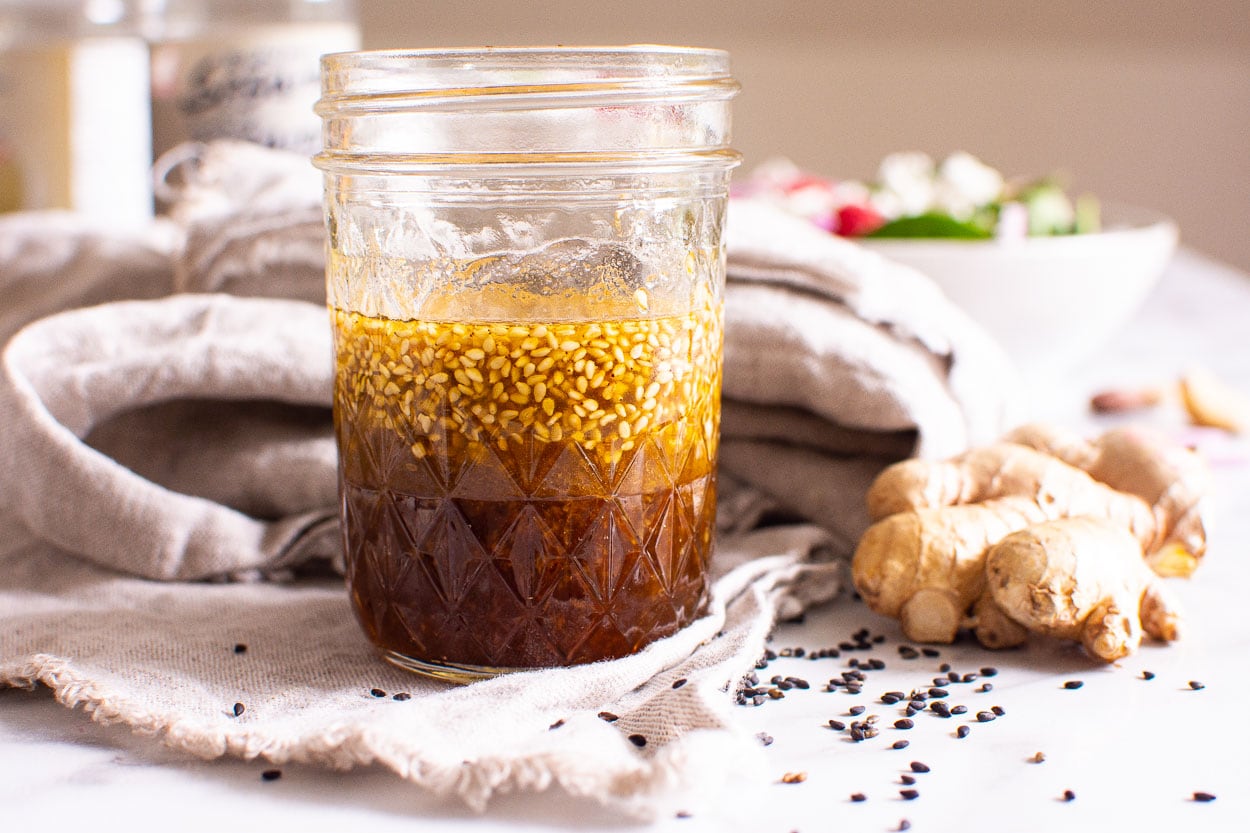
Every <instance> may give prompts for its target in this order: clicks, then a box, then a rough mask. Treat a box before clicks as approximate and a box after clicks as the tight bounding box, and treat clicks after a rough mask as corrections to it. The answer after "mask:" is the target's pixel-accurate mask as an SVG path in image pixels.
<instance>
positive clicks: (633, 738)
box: [629, 735, 647, 749]
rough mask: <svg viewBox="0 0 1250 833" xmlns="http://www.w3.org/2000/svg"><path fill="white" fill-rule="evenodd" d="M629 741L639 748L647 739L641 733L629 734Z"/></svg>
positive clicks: (644, 744) (645, 743)
mask: <svg viewBox="0 0 1250 833" xmlns="http://www.w3.org/2000/svg"><path fill="white" fill-rule="evenodd" d="M629 742H630V743H632V744H633V745H634V746H637V747H639V748H640V749H641V748H642V747H644V746H646V745H647V739H646V738H645V737H643V736H642V735H630V736H629Z"/></svg>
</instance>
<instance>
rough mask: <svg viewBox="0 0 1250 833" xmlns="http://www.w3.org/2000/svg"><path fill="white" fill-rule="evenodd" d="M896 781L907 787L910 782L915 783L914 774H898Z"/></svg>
mask: <svg viewBox="0 0 1250 833" xmlns="http://www.w3.org/2000/svg"><path fill="white" fill-rule="evenodd" d="M898 782H899V783H900V784H903V785H904V786H908V787H910V786H911V785H912V784H914V783H916V776H914V775H900V776H899V777H898Z"/></svg>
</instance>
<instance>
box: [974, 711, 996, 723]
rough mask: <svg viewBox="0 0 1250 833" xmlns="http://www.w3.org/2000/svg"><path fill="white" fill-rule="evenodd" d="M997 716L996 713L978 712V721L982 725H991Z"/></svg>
mask: <svg viewBox="0 0 1250 833" xmlns="http://www.w3.org/2000/svg"><path fill="white" fill-rule="evenodd" d="M996 717H997V715H995V714H994V712H977V721H978V722H980V723H989V722H990V721H991V720H994V719H995V718H996Z"/></svg>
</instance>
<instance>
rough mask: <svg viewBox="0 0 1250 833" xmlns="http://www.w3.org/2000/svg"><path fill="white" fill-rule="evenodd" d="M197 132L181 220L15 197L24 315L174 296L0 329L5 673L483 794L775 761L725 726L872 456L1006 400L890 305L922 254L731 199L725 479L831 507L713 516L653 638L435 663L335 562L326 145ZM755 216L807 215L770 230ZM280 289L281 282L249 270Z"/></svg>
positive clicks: (836, 538)
mask: <svg viewBox="0 0 1250 833" xmlns="http://www.w3.org/2000/svg"><path fill="white" fill-rule="evenodd" d="M196 153H198V154H199V156H194V155H193V161H192V163H191V164H190V165H189V167H188V168H187V170H186V171H185V172H184V173H185V175H186V176H185V178H186V185H185V188H184V192H183V193H184V196H185V199H184V200H183V201H182V202H180V203H176V204H175V206H174V211H173V213H172V215H171V216H172V217H173V218H174V219H172V220H169V221H163V222H161V223H159V224H156V225H154V226H153V227H152V228H151V229H148V230H147V231H146V232H145V233H141V234H138V235H129V236H127V235H122V234H120V233H114V232H110V231H108V230H106V229H100V228H95V227H88V226H86V225H85V224H84V223H83V222H82V221H80V220H78V219H77V218H72V217H68V216H66V215H19V216H16V217H12V218H5V219H3V220H0V292H5V291H7V290H8V289H10V288H12V287H27V288H28V290H26V291H25V294H19V295H18V296H16V297H19V298H21V299H23V300H22V303H21V304H19V305H18V306H16V307H15V306H9V307H7V308H6V309H5V311H4V315H3V316H2V317H0V324H3V326H5V327H6V328H8V329H7V330H6V332H5V335H7V334H8V332H11V331H12V330H13V329H16V327H18V326H20V325H21V324H24V323H26V322H27V321H30V320H32V319H34V318H36V317H38V316H40V315H44V314H46V313H48V312H51V311H53V310H54V309H56V308H58V307H65V308H70V307H79V306H80V305H82V304H86V303H95V302H100V301H105V300H109V299H124V298H155V299H156V300H132V301H120V300H116V301H114V302H113V303H105V304H102V305H100V306H96V307H86V308H74V309H67V311H65V312H63V313H60V314H57V315H53V316H51V317H47V318H42V319H41V320H38V321H35V322H34V323H31V324H29V326H27V327H25V328H24V329H22V330H21V331H20V332H19V333H18V334H17V335H16V336H14V337H13V338H12V339H11V340H10V341H9V343H8V344H7V346H6V347H5V349H4V352H3V354H2V355H0V414H2V415H3V418H4V421H5V427H6V430H5V431H4V432H3V433H0V460H3V462H4V463H5V464H6V465H5V466H4V468H3V470H0V683H7V684H10V685H30V684H34V683H36V682H41V683H44V684H46V685H48V686H50V687H51V688H52V689H53V690H54V692H55V694H56V696H57V697H58V698H59V699H60V700H61V701H62V702H64V703H66V704H67V705H71V706H77V705H81V706H83V707H84V708H85V709H86V710H88V711H90V712H91V713H92V714H93V716H95V717H96V718H97V719H100V720H106V721H112V722H121V723H124V724H126V725H129V726H131V727H133V728H134V729H136V730H137V731H141V732H144V733H148V734H152V735H154V736H157V737H159V738H160V739H161V740H162V741H163V742H165V743H167V744H169V745H171V746H173V747H175V748H179V749H184V750H187V751H189V752H192V753H194V754H198V755H202V756H207V757H211V756H215V755H222V754H231V755H240V756H244V757H256V756H263V757H265V758H267V759H269V760H272V761H275V762H281V761H287V760H293V761H310V762H319V763H325V764H330V765H333V766H350V765H355V764H370V763H377V764H380V765H383V766H386V767H388V768H390V769H392V770H394V771H395V772H396V773H398V774H399V775H400V776H402V777H404V778H406V779H408V780H410V781H412V782H414V783H416V784H419V785H421V786H424V787H426V788H429V789H431V790H435V791H437V792H440V793H445V794H452V795H458V796H461V797H462V798H464V799H465V800H467V801H469V802H470V803H471V804H473V805H475V806H481V805H482V803H484V802H485V801H486V800H487V799H488V798H489V797H490V796H491V795H492V794H495V793H497V792H502V791H508V790H512V789H522V788H524V789H546V788H548V787H551V786H555V785H559V786H561V787H563V788H564V789H565V790H566V791H568V792H570V793H573V794H576V795H583V796H588V797H592V798H595V799H597V800H599V801H602V802H604V803H608V804H612V805H614V806H620V807H622V808H625V809H627V810H629V811H631V812H635V813H638V814H647V813H649V812H655V811H657V810H659V809H662V808H664V807H665V806H666V801H667V800H668V799H669V798H671V797H672V796H673V795H674V794H675V793H674V790H690V789H692V788H697V787H698V786H699V785H700V784H709V783H712V782H715V781H717V780H718V779H720V778H723V777H724V776H725V775H726V774H727V773H728V772H729V771H730V769H731V768H737V767H742V766H748V767H749V766H750V764H751V762H752V761H758V757H757V755H758V750H757V747H756V746H755V744H754V742H753V740H752V739H751V738H744V737H742V736H741V735H740V734H739V733H738V732H737V731H736V730H735V729H733V728H732V721H731V720H730V715H729V712H730V709H732V708H733V705H732V703H733V694H734V690H735V688H736V686H737V684H738V681H739V680H740V679H741V676H742V675H743V674H744V673H746V672H748V671H749V670H750V669H751V668H752V665H753V663H754V661H755V659H756V658H757V657H758V656H759V655H760V653H762V651H763V648H764V644H765V637H766V635H767V633H768V632H769V630H770V629H771V628H772V627H773V625H774V624H775V622H776V620H777V618H778V616H780V615H789V614H791V613H796V612H798V611H799V610H801V609H803V607H804V606H806V605H808V604H812V603H815V602H819V601H823V600H827V599H829V598H831V597H832V596H833V595H835V594H836V593H837V591H838V589H839V587H840V570H839V565H838V564H837V562H831V561H829V560H828V557H829V556H830V555H832V554H835V553H837V552H839V551H845V550H846V549H847V543H848V541H849V540H850V536H851V535H852V534H853V533H852V532H851V531H850V530H853V529H854V528H855V524H856V523H858V521H857V513H858V512H860V511H861V510H860V509H859V508H858V505H859V503H860V502H861V499H862V489H861V486H860V485H859V484H860V480H859V479H857V478H867V477H868V476H869V475H870V474H871V473H872V472H874V471H875V470H876V469H877V468H879V467H880V466H881V465H883V464H884V462H885V461H888V460H890V459H893V458H895V457H898V456H901V455H904V454H906V453H909V452H910V451H912V450H916V449H919V450H922V451H925V450H939V451H943V452H944V451H946V450H949V449H952V448H955V447H960V446H962V444H963V443H965V442H967V441H968V439H969V438H971V437H973V436H974V434H975V432H976V430H980V429H978V428H977V427H976V426H977V425H979V424H983V423H984V422H987V421H988V422H991V423H992V422H995V421H997V420H998V419H999V416H1000V415H999V406H1000V404H1001V395H1000V394H999V392H998V391H989V390H982V388H981V387H980V386H981V385H983V384H985V385H989V384H990V383H991V378H990V377H991V376H992V374H989V373H986V374H985V375H984V376H981V377H978V376H977V375H976V374H973V373H968V374H965V375H964V376H962V377H961V376H960V369H961V368H964V367H967V368H974V367H975V361H976V359H975V356H974V355H972V354H968V353H965V352H964V351H963V348H962V347H961V346H960V345H961V344H965V343H966V344H972V343H973V341H974V340H975V338H974V335H975V334H974V335H967V334H966V333H963V334H961V333H959V332H956V330H958V329H959V328H961V327H963V326H964V322H963V321H961V320H959V319H957V318H954V317H951V318H949V319H942V318H941V317H940V315H939V318H938V320H937V323H936V324H934V323H933V322H932V321H930V320H929V319H928V318H927V317H926V316H925V315H923V314H921V313H922V312H923V308H922V306H921V305H917V306H916V308H915V309H913V310H911V311H910V312H909V313H907V314H903V313H897V311H892V307H891V306H890V304H891V303H893V304H895V306H898V305H899V304H898V300H897V299H895V298H893V297H892V293H895V292H899V291H903V292H911V291H921V290H923V289H924V281H923V279H921V278H911V279H910V280H911V282H912V284H914V286H907V287H905V288H904V289H903V290H900V289H899V288H898V285H896V284H891V283H889V282H888V280H887V278H888V272H886V273H883V274H882V275H877V274H875V273H871V274H865V275H862V276H861V275H859V273H858V272H857V271H856V270H857V269H858V268H860V267H859V265H857V264H855V263H850V264H849V265H843V266H839V267H838V269H843V270H849V272H848V273H847V274H843V275H842V279H843V282H844V284H845V285H839V284H837V281H836V278H837V277H838V275H839V274H842V273H839V272H837V271H836V270H835V272H834V273H833V274H832V275H831V274H830V273H829V268H830V267H829V263H830V261H828V260H826V259H825V258H824V257H823V256H821V257H818V258H817V260H818V261H819V263H818V264H812V263H811V262H808V261H804V262H803V263H802V264H800V265H802V266H804V267H805V268H806V267H811V268H810V269H806V271H805V269H796V268H795V266H794V264H793V263H791V261H790V260H787V259H786V258H792V257H793V256H794V255H795V254H797V253H799V252H800V250H801V249H803V247H804V246H806V245H807V244H808V243H809V242H810V243H812V244H813V245H815V238H805V237H804V232H802V231H800V228H799V227H798V226H794V225H793V224H785V223H783V224H781V225H777V226H766V225H762V224H763V223H764V222H765V221H764V220H760V221H759V222H760V223H761V225H758V226H750V227H747V226H743V225H741V224H739V219H738V218H739V217H740V216H744V215H741V214H739V213H737V208H735V212H736V213H735V217H734V219H733V220H731V226H730V236H731V241H730V256H731V276H732V278H733V279H732V280H731V282H730V285H729V288H728V290H727V303H726V305H727V313H726V317H727V322H728V327H729V332H728V333H727V338H726V385H725V389H726V432H725V433H726V442H725V453H726V460H727V461H728V462H731V463H733V461H737V462H736V464H734V465H732V467H727V471H726V477H725V478H724V481H725V486H724V492H725V494H724V496H723V500H722V506H723V507H725V508H726V509H728V511H727V512H725V513H724V514H723V517H725V518H727V519H728V520H729V521H730V522H731V523H730V524H729V525H728V526H731V527H733V528H735V529H738V530H743V529H747V528H749V527H751V526H753V525H755V523H756V522H758V521H759V520H760V519H761V518H762V517H765V516H766V515H767V514H768V512H769V505H770V502H769V501H767V500H764V499H762V498H761V495H760V493H759V491H758V490H757V489H755V488H752V487H742V488H733V487H732V486H731V484H732V483H735V482H738V481H748V482H751V483H755V484H756V485H757V486H762V487H765V488H767V489H768V490H769V491H770V492H771V493H772V498H773V502H774V503H780V504H783V508H784V509H785V510H788V511H790V512H795V511H798V512H804V513H806V514H807V516H808V517H811V518H813V519H815V520H817V521H819V522H820V523H821V524H822V525H823V526H824V527H825V528H826V529H825V530H822V529H819V528H817V527H816V526H812V525H802V524H790V525H784V526H775V527H769V528H765V529H761V530H758V531H754V532H747V533H744V534H722V535H721V536H720V537H719V539H718V545H717V552H716V556H715V559H714V571H715V576H716V580H715V584H714V588H713V604H712V607H711V610H710V612H709V614H708V616H706V617H705V618H703V619H701V620H699V621H698V622H696V623H695V624H694V625H692V626H691V627H689V628H687V629H686V630H683V631H682V632H680V633H678V634H677V635H675V636H673V637H671V638H669V639H666V640H662V641H661V642H659V643H656V644H655V645H654V646H652V647H651V648H649V649H647V650H646V651H644V652H643V653H641V654H639V655H637V656H634V657H629V658H626V659H622V660H618V661H614V662H608V663H600V664H596V665H591V666H586V667H582V668H574V669H559V670H548V671H541V672H534V673H529V674H520V675H515V676H511V677H507V678H503V679H499V680H494V681H490V682H486V683H480V684H475V685H472V686H468V687H464V688H447V687H446V686H444V685H442V684H438V683H433V682H428V681H423V680H420V679H417V678H415V677H412V676H409V675H407V674H405V673H403V672H400V671H398V670H395V669H393V668H391V667H390V666H388V665H386V664H385V663H383V662H382V661H381V660H379V659H377V658H376V657H375V656H374V655H373V654H372V653H371V652H370V651H369V649H368V647H367V645H366V644H365V642H364V639H363V637H362V636H361V635H360V633H359V631H358V629H357V627H356V625H355V623H354V622H353V621H352V617H351V613H350V609H349V605H348V603H347V599H346V595H345V593H344V591H343V587H342V584H341V580H340V579H337V578H334V577H332V574H329V573H327V572H326V571H318V570H317V569H315V568H317V567H318V566H319V565H320V564H321V563H322V562H323V561H325V560H326V559H330V560H332V559H333V558H334V557H335V556H336V554H337V550H338V548H337V530H336V518H335V513H334V509H333V507H334V503H335V498H334V466H335V462H334V451H333V446H332V443H331V439H330V437H331V434H330V425H329V412H328V407H327V405H328V402H329V391H330V373H331V370H332V364H331V360H330V347H329V323H328V319H327V317H326V313H325V310H324V307H323V306H321V304H320V298H321V293H322V290H321V287H322V284H323V278H322V275H321V268H322V257H323V255H322V253H321V238H320V232H319V224H320V220H319V209H318V208H317V206H316V204H315V201H316V187H315V182H316V179H315V174H308V173H306V170H307V169H305V168H303V167H300V166H298V165H295V164H292V160H291V159H290V158H289V157H285V156H283V155H281V154H275V152H271V151H264V150H262V149H257V148H252V147H247V146H242V147H240V146H237V145H210V146H205V147H202V148H200V149H198V150H197V151H196ZM189 158H192V157H189ZM310 177H311V178H310ZM314 216H315V217H317V218H318V219H316V220H314ZM769 222H771V221H769ZM778 222H780V221H778ZM783 226H784V227H783ZM752 229H754V230H755V231H756V232H758V233H759V234H761V235H765V236H768V235H771V234H773V233H776V234H784V235H797V236H795V237H793V238H789V237H784V238H777V239H771V238H770V239H769V240H767V241H764V242H767V243H768V244H769V245H773V244H776V248H775V249H774V250H770V251H771V253H769V252H768V251H764V250H762V249H758V248H757V247H756V244H755V243H752V242H751V241H752V240H753V239H754V238H753V233H752ZM739 239H740V240H741V241H742V242H743V245H742V246H741V247H739V246H738V244H737V243H735V242H734V241H735V240H739ZM791 239H792V242H793V243H794V244H795V248H791V247H790V246H789V245H787V243H786V241H787V240H791ZM748 243H750V245H747V244H748ZM783 249H784V250H785V255H786V256H785V257H781V255H782V254H783V252H782V251H781V250H783ZM756 252H759V253H760V257H759V258H757V259H756V260H752V259H751V257H748V255H752V253H756ZM757 260H758V263H757ZM752 264H754V266H752ZM821 264H823V265H821ZM770 265H771V266H773V267H776V266H778V265H779V270H774V271H770ZM739 266H742V267H744V268H745V267H747V266H751V268H752V269H754V271H739ZM756 267H758V268H756ZM822 269H824V272H822V271H821V270H822ZM813 274H814V275H816V276H817V281H816V285H809V284H811V283H812V275H813ZM39 281H44V282H45V283H46V284H47V286H48V291H47V292H46V293H41V292H39V291H32V290H30V289H29V288H32V287H35V288H37V287H38V285H39V283H38V282H39ZM857 281H858V282H859V283H858V284H857V283H856V282H857ZM222 290H226V291H228V292H229V293H230V294H221V291H222ZM928 291H929V292H930V295H929V298H930V299H931V300H933V301H934V303H937V304H939V308H940V304H941V303H942V302H941V301H940V298H937V297H936V296H933V295H932V291H931V290H928ZM267 295H270V296H283V297H268V298H267V297H239V296H267ZM162 296H163V297H162ZM309 298H312V299H316V300H317V303H307V302H306V301H304V300H300V299H309ZM943 314H944V313H943ZM835 322H836V323H835ZM965 337H966V338H967V339H968V341H967V342H963V341H961V339H963V338H965ZM830 374H832V375H830ZM895 377H898V378H895ZM904 377H906V378H904ZM961 378H962V379H964V380H965V381H966V384H967V386H968V387H967V389H966V390H967V391H973V392H980V396H978V395H973V394H971V393H960V379H961ZM832 379H836V380H837V383H836V385H831V384H830V380H832ZM992 381H993V382H997V381H998V380H997V378H996V377H995V378H994V379H993V380H992ZM973 411H976V413H975V414H973V413H971V412H973ZM735 475H736V476H735ZM808 494H810V495H811V496H812V497H811V499H810V500H808V499H805V498H804V495H808ZM827 530H831V531H832V533H833V534H832V535H831V534H830V532H829V531H827ZM318 576H320V577H318ZM327 576H329V577H327ZM171 579H172V580H174V581H170V580H171ZM204 579H213V580H215V582H216V583H210V582H206V581H203V580H204ZM229 579H284V581H273V580H270V581H258V582H239V581H234V582H229V581H226V582H224V583H222V582H221V580H229ZM236 645H239V646H246V648H245V649H244V650H236V647H235V646H236ZM678 679H686V680H688V683H687V684H686V685H682V686H679V687H676V688H675V687H674V686H673V683H674V682H675V681H676V680H678ZM373 689H378V690H379V691H384V692H386V696H384V697H379V696H375V695H374V694H372V693H371V691H372V690H373ZM401 692H402V693H405V694H407V695H409V697H408V698H406V699H401V700H395V699H393V695H394V694H396V693H401ZM235 703H241V704H243V710H242V712H241V713H240V714H238V715H236V714H235V709H234V704H235ZM600 712H611V713H613V714H615V715H618V716H619V720H616V721H614V722H608V721H606V720H605V719H603V718H601V717H599V716H598V715H599V713H600ZM635 734H637V735H641V736H643V737H644V738H646V741H647V742H646V745H645V746H643V747H641V748H638V747H637V746H636V745H635V744H634V743H631V742H630V741H629V740H628V737H629V736H630V735H635Z"/></svg>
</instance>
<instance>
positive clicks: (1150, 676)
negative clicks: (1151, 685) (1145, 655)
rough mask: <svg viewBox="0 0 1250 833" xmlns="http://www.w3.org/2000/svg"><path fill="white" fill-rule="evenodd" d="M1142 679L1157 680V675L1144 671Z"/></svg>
mask: <svg viewBox="0 0 1250 833" xmlns="http://www.w3.org/2000/svg"><path fill="white" fill-rule="evenodd" d="M1141 678H1142V679H1143V680H1153V679H1154V678H1155V673H1154V672H1153V671H1143V672H1141Z"/></svg>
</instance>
